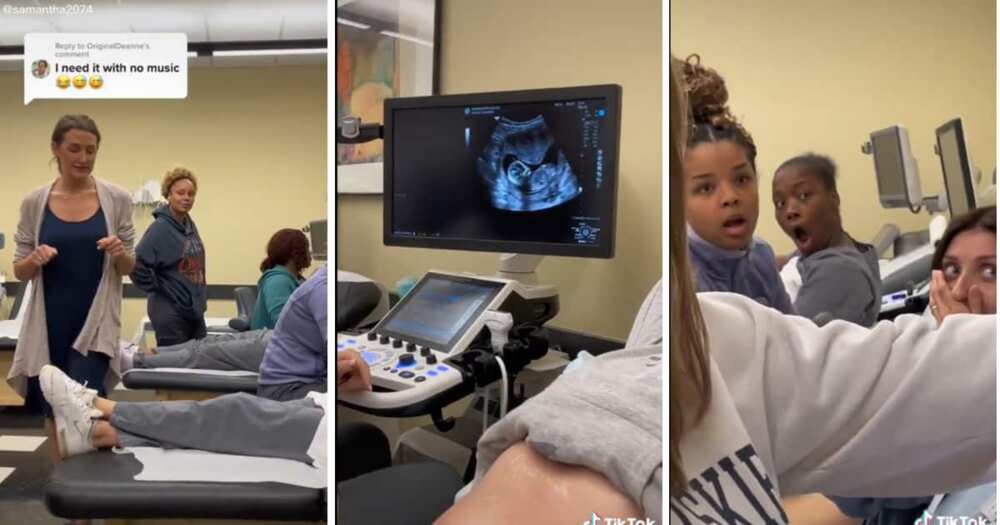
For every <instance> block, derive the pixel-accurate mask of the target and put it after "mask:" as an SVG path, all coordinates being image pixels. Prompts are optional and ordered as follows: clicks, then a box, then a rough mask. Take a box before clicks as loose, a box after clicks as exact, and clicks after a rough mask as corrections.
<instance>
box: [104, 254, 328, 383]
mask: <svg viewBox="0 0 1000 525" xmlns="http://www.w3.org/2000/svg"><path fill="white" fill-rule="evenodd" d="M326 316H327V306H326V268H325V267H324V268H321V269H320V270H318V271H317V272H316V273H315V274H314V275H313V276H312V277H310V278H309V279H308V280H307V281H306V283H305V284H304V285H302V286H300V287H298V288H296V289H295V291H294V292H292V294H291V296H290V297H289V298H288V308H284V309H283V310H282V314H281V316H280V318H279V320H278V323H277V325H276V326H275V329H274V330H268V329H263V330H250V331H248V332H237V333H233V334H217V335H215V334H213V335H209V336H207V337H205V338H204V339H195V340H191V341H187V342H184V343H182V344H179V345H171V346H166V347H158V348H156V349H155V350H154V351H153V352H152V354H143V353H141V352H139V351H138V349H137V348H136V346H135V345H124V346H123V347H122V348H121V351H120V353H119V362H120V366H121V367H122V370H125V371H127V370H131V369H133V368H143V369H148V368H192V369H205V370H237V371H246V372H258V371H262V369H263V368H265V365H264V361H265V355H267V354H268V353H269V352H270V353H271V362H270V363H269V364H268V365H266V367H267V374H266V377H265V382H264V383H260V384H261V387H260V391H259V392H258V395H262V396H264V397H270V398H272V399H275V398H277V399H279V400H283V399H298V398H301V397H304V396H305V394H306V393H307V392H310V391H314V390H315V391H325V388H326V385H325V383H324V380H325V377H326V357H325V348H326V337H325V334H326ZM296 374H298V375H296ZM261 375H262V376H264V375H265V374H263V373H262V374H261Z"/></svg>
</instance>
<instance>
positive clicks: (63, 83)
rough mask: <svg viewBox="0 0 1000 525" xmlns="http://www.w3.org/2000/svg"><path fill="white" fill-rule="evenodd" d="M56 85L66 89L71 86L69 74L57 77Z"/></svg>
mask: <svg viewBox="0 0 1000 525" xmlns="http://www.w3.org/2000/svg"><path fill="white" fill-rule="evenodd" d="M56 85H57V86H59V89H66V88H68V87H69V76H67V75H59V76H58V77H56Z"/></svg>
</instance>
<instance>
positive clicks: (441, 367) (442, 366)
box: [437, 365, 448, 372]
mask: <svg viewBox="0 0 1000 525" xmlns="http://www.w3.org/2000/svg"><path fill="white" fill-rule="evenodd" d="M437 369H438V372H447V371H448V367H447V366H444V365H441V366H439V367H437Z"/></svg>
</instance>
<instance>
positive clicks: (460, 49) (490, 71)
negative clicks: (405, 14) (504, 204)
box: [337, 0, 663, 338]
mask: <svg viewBox="0 0 1000 525" xmlns="http://www.w3.org/2000/svg"><path fill="white" fill-rule="evenodd" d="M443 3H444V7H443V14H444V19H443V21H442V24H443V27H442V31H443V32H442V49H441V88H442V92H443V93H445V94H449V93H464V92H477V91H499V90H507V89H531V88H543V87H556V86H573V85H584V84H598V83H617V84H620V85H621V86H622V88H623V99H622V105H623V108H622V137H621V142H622V145H621V152H620V173H619V176H620V180H619V186H618V226H617V247H616V256H615V258H614V259H610V260H598V259H592V260H587V259H575V258H565V257H548V258H546V259H545V260H544V261H543V262H542V264H541V266H540V267H539V270H538V274H539V278H540V280H541V281H543V282H548V283H554V284H556V285H557V286H558V287H559V291H560V300H561V304H562V312H561V313H560V314H559V316H558V317H557V318H556V320H555V321H554V324H556V325H559V326H565V327H570V328H575V329H580V330H586V331H588V332H590V333H596V334H601V335H606V336H613V337H620V338H624V337H625V336H626V335H627V333H628V329H629V327H630V326H631V322H632V319H633V317H634V316H635V313H636V310H637V309H638V307H639V305H640V303H641V302H642V299H643V297H645V295H646V293H647V292H648V291H649V289H650V288H651V287H652V286H653V284H654V283H655V282H656V281H657V280H658V279H660V272H661V263H660V261H661V245H662V241H661V238H662V233H661V224H660V222H661V220H660V218H661V190H660V189H661V168H660V167H661V156H660V149H661V137H662V135H661V127H662V126H661V121H662V118H661V114H662V109H661V108H662V106H661V99H662V95H661V86H662V82H661V78H662V74H661V67H662V58H663V57H662V35H661V30H660V29H661V28H660V26H661V23H660V20H661V13H662V11H661V6H660V2H659V1H658V0H630V1H625V2H597V1H585V2H581V1H576V0H562V1H545V2H536V1H533V0H504V1H503V2H495V1H491V0H445V1H444V2H443ZM381 214H382V203H381V196H359V195H346V196H345V195H339V196H338V200H337V249H338V252H337V258H338V260H337V262H338V267H340V268H341V269H345V270H351V271H356V272H359V273H362V274H365V275H368V276H370V277H372V278H374V279H376V280H378V281H381V282H383V283H385V284H387V285H389V286H394V285H395V282H396V281H397V280H399V279H400V278H402V277H403V276H406V275H413V276H419V275H421V274H423V273H424V272H426V271H427V270H429V269H431V268H435V269H442V270H460V271H474V272H479V273H487V274H492V273H494V272H495V271H496V270H497V255H496V254H489V253H472V252H459V251H438V250H425V249H414V248H388V247H385V246H382V215H381Z"/></svg>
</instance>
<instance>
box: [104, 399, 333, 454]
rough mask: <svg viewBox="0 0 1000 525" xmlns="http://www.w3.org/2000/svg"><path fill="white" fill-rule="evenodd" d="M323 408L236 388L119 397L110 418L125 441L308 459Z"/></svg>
mask: <svg viewBox="0 0 1000 525" xmlns="http://www.w3.org/2000/svg"><path fill="white" fill-rule="evenodd" d="M322 419H323V409H322V408H320V407H319V406H317V405H316V403H315V402H313V400H312V399H297V400H294V401H272V400H270V399H264V398H261V397H257V396H254V395H252V394H247V393H244V392H240V393H238V394H227V395H224V396H219V397H216V398H214V399H209V400H206V401H152V402H140V403H131V402H125V401H122V402H119V403H117V404H116V405H115V409H114V411H112V413H111V418H110V419H109V422H110V423H111V426H113V427H114V428H115V430H117V431H118V442H119V444H120V445H121V446H123V447H159V448H191V449H198V450H207V451H209V452H219V453H223V454H240V455H245V456H258V457H272V458H283V459H293V460H296V461H301V462H303V463H312V458H310V457H309V455H308V454H306V451H307V450H309V445H310V444H311V443H312V440H313V436H315V434H316V429H317V428H318V427H319V423H320V420H322Z"/></svg>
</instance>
